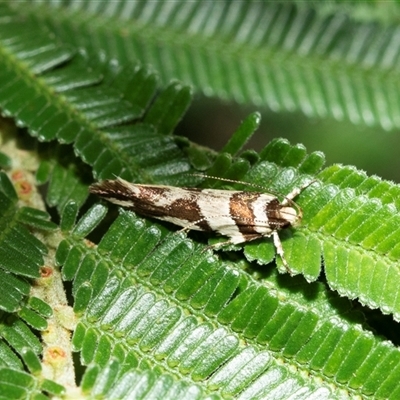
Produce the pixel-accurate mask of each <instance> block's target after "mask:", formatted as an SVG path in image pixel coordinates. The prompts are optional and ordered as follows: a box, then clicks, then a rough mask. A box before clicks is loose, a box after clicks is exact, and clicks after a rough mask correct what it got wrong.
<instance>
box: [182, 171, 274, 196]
mask: <svg viewBox="0 0 400 400" xmlns="http://www.w3.org/2000/svg"><path fill="white" fill-rule="evenodd" d="M188 175H190V176H198V177H201V178H210V179H215V180H217V181H223V182H231V183H240V184H242V185H245V186H253V187H255V188H258V189H263V190H265V191H270V192H271V190H270V189H268V188H266V187H264V186H261V185H257V184H256V183H250V182H244V181H237V180H235V179H229V178H221V177H219V176H212V175H206V174H188Z"/></svg>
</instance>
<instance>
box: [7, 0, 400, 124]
mask: <svg viewBox="0 0 400 400" xmlns="http://www.w3.org/2000/svg"><path fill="white" fill-rule="evenodd" d="M16 4H17V5H15V6H14V8H15V9H18V10H19V11H20V12H26V13H28V12H30V13H32V14H33V16H34V17H35V18H37V21H38V22H37V23H38V24H40V25H42V24H43V23H44V22H45V23H47V25H48V26H50V27H51V29H53V31H54V32H55V34H56V35H57V36H58V37H60V38H62V40H63V41H64V43H69V44H71V45H73V46H79V47H83V48H85V49H86V50H87V51H88V52H90V53H93V54H98V53H99V52H104V53H106V54H107V56H108V57H109V58H114V59H117V60H118V61H119V62H120V63H121V64H128V63H132V62H137V60H140V61H141V62H142V63H143V64H151V65H153V66H154V67H155V69H156V70H157V71H159V73H160V76H161V78H162V80H163V82H169V81H170V80H171V79H180V80H181V81H182V82H184V83H186V84H190V85H193V86H194V87H195V88H196V89H197V91H199V92H203V93H205V94H206V95H208V96H216V97H219V98H223V99H229V100H235V101H238V102H242V103H253V104H256V105H258V106H264V107H265V106H267V107H269V108H270V109H272V110H275V111H297V110H299V111H301V112H302V113H304V114H305V115H307V116H309V117H331V118H335V119H337V120H345V119H346V120H349V121H351V122H353V123H354V124H360V125H365V126H371V125H380V126H382V127H383V128H384V129H387V130H392V129H396V128H398V127H399V126H400V118H399V112H400V111H399V107H398V104H399V97H398V93H399V86H398V82H399V79H398V75H397V74H398V71H397V47H396V34H397V33H396V32H397V29H398V21H397V20H396V18H395V17H394V16H395V15H397V9H396V7H395V4H394V5H393V7H391V8H390V7H383V8H379V10H378V9H377V8H376V7H375V8H374V9H373V12H371V11H370V10H369V9H368V11H367V12H366V10H365V7H366V6H365V5H364V4H362V3H358V2H357V3H356V7H354V11H351V10H352V8H350V7H346V8H345V9H343V8H340V9H338V8H337V7H336V8H335V7H331V8H330V9H328V10H327V7H326V4H324V3H323V2H314V3H307V4H302V3H301V4H300V3H296V2H278V3H277V2H248V1H244V0H241V1H235V2H229V1H219V2H202V1H199V0H197V1H192V2H190V3H188V4H185V6H184V7H182V4H181V3H179V2H176V3H171V2H169V1H158V2H157V4H156V5H154V2H152V1H145V2H137V3H132V4H129V6H128V5H126V4H125V3H124V2H117V3H115V2H103V3H102V4H101V6H98V7H93V6H92V5H89V3H85V2H80V1H73V2H70V3H68V4H66V3H59V2H53V1H46V2H45V4H43V1H40V2H39V1H38V2H29V5H27V4H25V2H22V6H21V5H20V2H18V3H16ZM359 8H361V10H360V9H359ZM56 10H57V12H55V11H56ZM352 14H353V15H352ZM359 14H362V15H368V17H366V18H355V19H354V18H353V16H354V15H356V16H358V15H359ZM380 14H383V15H384V16H385V17H384V18H383V19H387V20H389V21H390V22H389V24H383V23H382V21H381V20H380V18H379V16H380ZM111 21H112V22H111ZM74 32H81V34H80V35H76V34H74ZM355 71H356V72H355Z"/></svg>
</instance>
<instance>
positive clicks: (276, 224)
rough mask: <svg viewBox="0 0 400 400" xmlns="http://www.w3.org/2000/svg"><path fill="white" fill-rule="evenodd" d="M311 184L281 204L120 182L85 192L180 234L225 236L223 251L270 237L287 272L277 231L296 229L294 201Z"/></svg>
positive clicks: (298, 216) (241, 194) (264, 197)
mask: <svg viewBox="0 0 400 400" xmlns="http://www.w3.org/2000/svg"><path fill="white" fill-rule="evenodd" d="M205 177H207V178H213V177H208V176H205ZM216 179H221V180H225V181H230V182H236V181H232V180H229V179H223V178H216ZM313 182H314V181H311V182H309V183H307V184H305V185H303V186H302V187H301V188H295V189H293V190H292V191H291V192H290V193H289V194H287V195H286V196H284V198H283V200H282V201H279V199H278V198H277V197H276V196H275V195H273V194H269V193H262V192H250V191H240V190H218V189H198V188H181V187H174V186H162V185H142V184H136V183H130V182H127V181H126V180H124V179H122V178H117V179H115V180H104V181H102V182H97V183H95V184H93V185H91V186H90V192H91V193H94V194H96V195H99V196H101V197H103V198H105V199H107V200H108V201H110V202H111V203H114V204H117V205H119V206H122V207H126V208H128V209H130V210H133V211H135V212H137V213H138V214H140V215H142V216H146V217H151V218H156V219H159V220H162V221H168V222H171V223H173V224H175V225H178V226H181V227H183V230H198V231H206V232H216V233H217V234H220V235H222V236H226V237H228V238H229V240H228V241H227V242H223V243H220V244H219V245H222V246H223V245H226V244H239V243H246V242H250V241H252V240H256V239H259V238H263V237H271V236H272V238H273V242H274V245H275V248H276V252H277V254H278V255H279V256H280V258H281V260H282V262H283V265H284V266H285V267H286V269H287V270H289V267H288V264H287V261H286V259H285V255H284V251H283V247H282V243H281V241H280V238H279V234H278V232H279V231H280V230H282V229H286V228H289V227H296V226H298V225H299V224H300V222H301V220H302V217H303V212H302V210H301V208H300V207H299V206H298V205H297V204H296V203H295V202H294V201H293V199H294V198H295V197H296V196H298V195H299V194H300V193H301V191H302V190H304V189H305V188H306V187H307V186H309V185H310V184H311V183H313ZM239 183H244V182H239ZM289 271H290V270H289Z"/></svg>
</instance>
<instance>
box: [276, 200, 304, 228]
mask: <svg viewBox="0 0 400 400" xmlns="http://www.w3.org/2000/svg"><path fill="white" fill-rule="evenodd" d="M293 205H294V207H289V206H282V207H281V208H280V210H279V214H280V216H281V219H283V220H285V221H287V222H288V224H287V226H293V227H295V226H297V225H299V224H300V223H301V219H302V218H303V212H302V210H301V208H300V207H299V206H298V205H297V204H296V203H294V202H293Z"/></svg>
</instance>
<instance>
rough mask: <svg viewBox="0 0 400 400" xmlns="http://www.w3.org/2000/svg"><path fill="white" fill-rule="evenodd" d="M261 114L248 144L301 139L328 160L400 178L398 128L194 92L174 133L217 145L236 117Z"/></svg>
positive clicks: (233, 126) (257, 146)
mask: <svg viewBox="0 0 400 400" xmlns="http://www.w3.org/2000/svg"><path fill="white" fill-rule="evenodd" d="M254 111H259V112H261V113H262V120H261V126H260V128H259V130H258V131H257V132H256V133H255V134H254V136H253V137H252V139H251V140H250V141H249V143H248V144H247V146H246V148H252V149H255V150H260V149H262V148H263V147H264V146H265V145H266V144H267V143H268V142H269V141H270V140H271V139H273V138H277V137H282V138H286V139H288V140H289V141H290V142H291V143H292V144H296V143H302V144H304V145H305V146H306V148H307V150H308V152H312V151H316V150H319V151H322V152H323V153H325V156H326V165H327V166H328V165H332V164H336V163H339V164H344V165H354V166H355V167H357V168H358V169H362V170H364V171H366V172H367V173H368V175H374V174H376V175H378V176H380V177H381V178H383V179H389V180H393V181H395V182H396V183H398V182H400V154H399V153H400V132H395V131H391V132H386V131H384V130H383V129H381V128H380V127H370V128H365V127H361V126H357V125H353V124H351V123H350V122H339V121H335V120H333V119H322V120H321V119H311V118H307V117H306V116H304V115H303V114H301V113H300V112H297V113H275V112H272V111H262V110H261V109H259V108H257V107H256V106H253V107H243V106H239V105H237V104H232V103H223V102H221V101H220V100H214V99H210V98H205V97H204V96H196V97H195V98H194V100H193V102H192V105H191V107H190V108H189V110H188V112H187V114H186V115H185V117H184V119H183V120H182V121H181V123H180V125H179V127H178V130H177V133H178V134H181V135H184V136H187V137H189V138H190V139H191V140H193V141H194V142H196V143H199V144H202V145H205V146H208V147H210V148H212V149H214V150H220V149H221V148H222V147H223V145H224V144H225V143H226V141H227V140H228V138H229V137H230V135H232V133H233V132H234V131H235V130H236V129H237V127H238V126H239V124H240V122H241V121H242V120H243V119H244V118H245V117H246V116H247V115H248V114H250V113H252V112H254Z"/></svg>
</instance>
